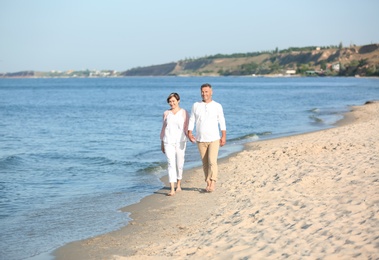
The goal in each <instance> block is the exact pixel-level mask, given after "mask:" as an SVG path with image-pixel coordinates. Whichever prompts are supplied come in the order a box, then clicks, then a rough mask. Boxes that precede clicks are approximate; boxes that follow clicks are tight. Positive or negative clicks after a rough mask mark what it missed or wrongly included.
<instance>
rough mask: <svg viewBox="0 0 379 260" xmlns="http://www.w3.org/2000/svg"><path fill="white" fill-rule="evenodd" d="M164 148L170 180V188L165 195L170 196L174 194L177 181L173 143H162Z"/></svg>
mask: <svg viewBox="0 0 379 260" xmlns="http://www.w3.org/2000/svg"><path fill="white" fill-rule="evenodd" d="M164 148H165V154H166V157H167V173H168V181H169V182H170V188H171V191H170V192H169V193H168V194H167V195H169V196H172V195H174V194H175V183H176V181H177V176H176V152H175V145H172V144H164Z"/></svg>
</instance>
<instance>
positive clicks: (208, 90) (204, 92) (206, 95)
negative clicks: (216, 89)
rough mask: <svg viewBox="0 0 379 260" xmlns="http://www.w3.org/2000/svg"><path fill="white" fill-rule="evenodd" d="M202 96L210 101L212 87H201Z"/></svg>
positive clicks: (204, 99)
mask: <svg viewBox="0 0 379 260" xmlns="http://www.w3.org/2000/svg"><path fill="white" fill-rule="evenodd" d="M201 97H202V99H203V101H204V102H206V103H208V102H211V101H212V88H210V87H203V88H202V89H201Z"/></svg>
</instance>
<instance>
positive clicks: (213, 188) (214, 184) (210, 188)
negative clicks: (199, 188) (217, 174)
mask: <svg viewBox="0 0 379 260" xmlns="http://www.w3.org/2000/svg"><path fill="white" fill-rule="evenodd" d="M215 186H216V182H215V181H211V184H210V185H209V189H208V191H209V192H212V191H214V190H215V188H216V187H215Z"/></svg>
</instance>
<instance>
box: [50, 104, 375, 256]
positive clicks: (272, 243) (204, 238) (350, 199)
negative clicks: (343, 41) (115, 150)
mask: <svg viewBox="0 0 379 260" xmlns="http://www.w3.org/2000/svg"><path fill="white" fill-rule="evenodd" d="M378 129H379V102H377V101H376V102H368V103H367V104H365V105H363V106H359V107H353V108H352V112H349V113H347V114H346V117H345V119H344V120H343V121H342V122H340V123H339V126H337V127H334V128H332V129H328V130H323V131H318V132H313V133H307V134H302V135H296V136H290V137H284V138H278V139H271V140H266V141H257V142H253V143H250V144H248V145H246V147H245V149H244V150H243V151H242V152H240V153H237V154H235V155H233V156H231V157H228V158H225V159H222V160H220V161H219V181H218V182H217V185H216V191H214V192H212V193H206V192H204V191H203V189H204V188H205V182H204V180H203V173H202V170H201V168H196V169H192V170H187V171H186V172H185V173H184V179H183V191H181V192H180V193H177V194H176V195H175V196H173V197H168V196H166V195H165V194H166V193H167V191H168V189H167V188H165V189H162V190H159V191H157V192H156V193H155V194H153V195H151V196H148V197H146V198H144V199H143V200H142V201H141V202H140V203H138V204H135V205H131V206H128V207H126V208H123V209H122V210H123V211H125V212H131V216H130V217H131V218H132V221H131V222H130V223H129V225H128V226H126V227H124V228H122V229H120V230H118V231H115V232H112V233H108V234H105V235H101V236H97V237H94V238H90V239H87V240H83V241H77V242H73V243H70V244H68V245H65V246H63V247H61V248H59V249H58V250H56V251H55V252H54V255H55V256H56V259H58V260H61V259H65V260H66V259H70V260H73V259H74V260H75V259H81V260H84V259H104V260H105V259H107V260H122V259H379V130H378ZM189 145H191V144H189ZM166 185H168V184H167V183H166ZM167 187H168V186H167ZM94 217H96V216H94Z"/></svg>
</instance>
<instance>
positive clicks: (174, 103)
mask: <svg viewBox="0 0 379 260" xmlns="http://www.w3.org/2000/svg"><path fill="white" fill-rule="evenodd" d="M168 104H169V105H170V107H171V109H175V108H177V107H179V101H178V100H177V99H176V98H175V97H171V98H170V99H169V100H168Z"/></svg>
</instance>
